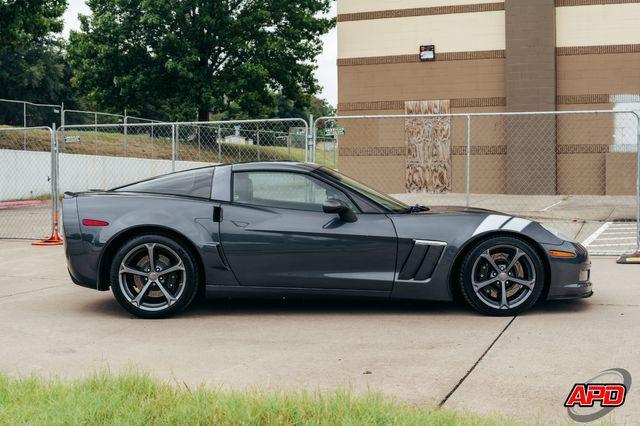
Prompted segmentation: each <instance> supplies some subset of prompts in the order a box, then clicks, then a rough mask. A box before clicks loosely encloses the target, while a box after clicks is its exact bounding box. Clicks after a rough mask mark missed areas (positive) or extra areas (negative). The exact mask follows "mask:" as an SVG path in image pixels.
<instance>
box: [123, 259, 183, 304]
mask: <svg viewBox="0 0 640 426" xmlns="http://www.w3.org/2000/svg"><path fill="white" fill-rule="evenodd" d="M154 257H155V256H154ZM135 266H136V267H137V268H138V269H140V270H141V271H148V272H150V268H149V257H148V256H144V257H142V258H140V260H138V262H137V263H136V264H135ZM169 266H170V259H169V258H167V257H166V256H163V255H159V256H158V259H156V267H158V268H159V269H160V270H162V269H166V268H168V267H169ZM159 280H160V283H162V284H164V285H165V286H166V287H167V289H168V290H169V291H171V292H173V291H174V290H175V286H176V282H177V278H176V274H175V273H171V274H167V275H165V276H162V277H160V278H159ZM146 283H147V282H146V281H145V278H144V277H142V276H139V275H134V276H133V287H134V288H135V289H136V293H140V292H141V291H142V289H143V288H144V286H145V284H146ZM146 297H149V298H163V297H164V295H163V294H162V292H161V291H160V289H159V288H157V287H156V286H155V285H154V286H152V287H151V288H150V289H149V291H148V292H147V295H146Z"/></svg>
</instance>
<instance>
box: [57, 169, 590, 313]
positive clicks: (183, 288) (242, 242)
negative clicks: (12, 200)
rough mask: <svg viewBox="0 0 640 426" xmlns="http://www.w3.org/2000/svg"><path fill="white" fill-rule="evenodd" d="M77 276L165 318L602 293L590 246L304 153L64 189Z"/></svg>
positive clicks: (486, 308)
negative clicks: (240, 307) (303, 306)
mask: <svg viewBox="0 0 640 426" xmlns="http://www.w3.org/2000/svg"><path fill="white" fill-rule="evenodd" d="M62 205H63V216H64V219H63V224H64V235H65V243H66V255H67V262H68V268H69V273H70V275H71V278H72V280H73V281H74V282H75V283H76V284H79V285H81V286H85V287H89V288H93V289H97V290H101V291H106V290H108V289H109V288H111V290H112V291H113V294H114V296H115V297H116V299H117V300H118V302H119V303H120V304H121V305H122V306H123V307H124V308H125V309H127V310H128V311H129V312H131V313H133V314H134V315H137V316H140V317H144V318H159V317H166V316H169V315H172V314H175V313H177V312H178V311H181V310H182V309H184V308H186V307H187V306H188V305H189V304H190V303H191V302H192V301H193V300H194V298H195V297H196V295H197V294H198V293H199V292H201V291H202V293H204V294H206V296H209V297H220V296H224V297H229V296H248V295H250V296H260V297H267V296H277V297H282V296H287V295H289V296H291V295H303V296H308V295H324V296H360V297H373V298H384V299H420V300H441V301H447V300H454V299H456V298H457V296H460V299H461V300H464V301H466V303H468V304H469V305H470V306H471V307H473V308H474V309H476V310H477V311H479V312H481V313H484V314H489V315H515V314H518V313H520V312H522V311H524V310H526V309H529V308H531V307H532V306H533V305H534V304H535V303H536V302H539V301H542V300H546V299H570V298H581V297H589V296H591V295H592V293H593V292H592V290H591V282H590V281H589V268H590V261H589V257H588V254H587V251H586V250H585V248H584V247H583V246H581V245H580V244H578V243H577V242H575V241H572V240H571V239H570V238H567V237H563V236H562V235H561V234H559V233H558V232H556V231H554V230H551V229H548V228H546V227H545V226H543V225H541V224H540V223H537V222H533V221H530V220H527V219H523V218H519V217H512V216H509V215H505V214H501V213H496V212H493V211H489V210H481V209H474V208H464V207H433V206H429V207H424V206H420V205H416V206H407V205H405V204H403V203H401V202H399V201H397V200H395V199H393V198H391V197H389V196H387V195H385V194H382V193H380V192H378V191H375V190H373V189H371V188H369V187H367V186H365V185H363V184H362V183H359V182H357V181H355V180H353V179H350V178H348V177H346V176H344V175H342V174H340V173H338V172H335V171H333V170H330V169H327V168H324V167H320V166H318V165H314V164H304V163H287V162H280V163H265V162H262V163H243V164H224V165H218V166H215V167H205V168H199V169H194V170H188V171H183V172H177V173H172V174H168V175H163V176H159V177H156V178H153V179H149V180H145V181H142V182H137V183H133V184H131V185H127V186H123V187H120V188H116V189H112V190H110V191H104V192H85V193H65V196H64V200H63V203H62Z"/></svg>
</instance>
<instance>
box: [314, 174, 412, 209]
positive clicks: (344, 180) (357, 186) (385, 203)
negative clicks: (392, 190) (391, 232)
mask: <svg viewBox="0 0 640 426" xmlns="http://www.w3.org/2000/svg"><path fill="white" fill-rule="evenodd" d="M320 170H321V171H322V172H323V173H326V174H328V175H329V176H331V177H332V178H333V179H335V180H337V181H338V182H340V183H341V184H343V185H344V186H346V187H349V188H351V189H353V190H354V191H356V192H358V193H360V194H362V195H364V196H365V197H367V198H369V199H370V200H372V201H373V202H375V203H377V204H379V205H381V206H382V207H384V208H386V209H388V210H390V211H392V212H394V213H404V212H406V211H407V210H408V209H409V206H407V205H406V204H404V203H403V202H401V201H398V200H396V199H395V198H392V197H390V196H388V195H387V194H383V193H382V192H378V191H376V190H375V189H372V188H369V187H368V186H367V185H365V184H363V183H360V182H358V181H357V180H354V179H351V178H350V177H347V176H345V175H343V174H340V173H338V172H336V171H335V170H331V169H329V168H327V167H320Z"/></svg>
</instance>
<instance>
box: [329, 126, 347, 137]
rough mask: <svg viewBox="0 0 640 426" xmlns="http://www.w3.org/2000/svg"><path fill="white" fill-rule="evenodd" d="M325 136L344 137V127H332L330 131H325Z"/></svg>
mask: <svg viewBox="0 0 640 426" xmlns="http://www.w3.org/2000/svg"><path fill="white" fill-rule="evenodd" d="M324 135H325V136H338V135H344V127H331V128H329V129H324Z"/></svg>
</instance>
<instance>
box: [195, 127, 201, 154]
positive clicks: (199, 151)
mask: <svg viewBox="0 0 640 426" xmlns="http://www.w3.org/2000/svg"><path fill="white" fill-rule="evenodd" d="M196 131H197V132H198V161H202V146H201V141H200V125H197V127H196Z"/></svg>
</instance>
